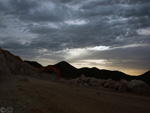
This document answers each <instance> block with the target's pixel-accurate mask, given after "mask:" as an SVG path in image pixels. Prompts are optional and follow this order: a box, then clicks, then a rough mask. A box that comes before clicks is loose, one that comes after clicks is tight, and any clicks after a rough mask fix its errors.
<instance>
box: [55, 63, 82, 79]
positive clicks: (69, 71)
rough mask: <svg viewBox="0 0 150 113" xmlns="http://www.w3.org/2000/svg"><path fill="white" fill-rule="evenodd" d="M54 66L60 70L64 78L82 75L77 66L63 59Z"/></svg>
mask: <svg viewBox="0 0 150 113" xmlns="http://www.w3.org/2000/svg"><path fill="white" fill-rule="evenodd" d="M53 66H54V67H56V68H57V69H59V70H60V73H61V76H62V77H64V78H75V77H79V76H80V75H81V73H80V72H79V71H78V69H77V68H75V67H74V66H72V65H70V64H69V63H67V62H65V61H61V62H59V63H57V64H55V65H53Z"/></svg>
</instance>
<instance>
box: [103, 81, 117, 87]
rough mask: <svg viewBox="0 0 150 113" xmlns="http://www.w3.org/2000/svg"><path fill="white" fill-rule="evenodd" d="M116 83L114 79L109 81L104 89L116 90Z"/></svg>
mask: <svg viewBox="0 0 150 113" xmlns="http://www.w3.org/2000/svg"><path fill="white" fill-rule="evenodd" d="M114 85H115V81H114V80H112V79H107V80H106V82H105V83H104V88H114Z"/></svg>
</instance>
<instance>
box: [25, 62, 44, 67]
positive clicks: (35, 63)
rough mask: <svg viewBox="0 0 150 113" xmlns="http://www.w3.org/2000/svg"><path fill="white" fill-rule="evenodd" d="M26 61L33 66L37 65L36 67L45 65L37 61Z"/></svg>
mask: <svg viewBox="0 0 150 113" xmlns="http://www.w3.org/2000/svg"><path fill="white" fill-rule="evenodd" d="M24 62H26V63H28V64H30V65H32V66H33V67H36V68H41V67H43V66H42V65H41V64H39V63H38V62H36V61H27V60H25V61H24Z"/></svg>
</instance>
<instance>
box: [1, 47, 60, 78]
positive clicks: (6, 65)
mask: <svg viewBox="0 0 150 113" xmlns="http://www.w3.org/2000/svg"><path fill="white" fill-rule="evenodd" d="M0 62H1V65H0V77H1V78H2V77H3V76H5V75H25V76H31V77H35V78H40V79H46V80H56V79H58V77H57V76H56V75H54V74H53V75H52V74H46V73H40V71H39V69H37V68H35V67H33V66H31V65H30V64H28V63H26V62H24V61H23V60H22V59H21V58H20V57H19V56H15V55H13V54H12V53H10V52H9V51H7V50H3V49H1V48H0Z"/></svg>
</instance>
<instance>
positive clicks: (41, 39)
mask: <svg viewBox="0 0 150 113" xmlns="http://www.w3.org/2000/svg"><path fill="white" fill-rule="evenodd" d="M0 46H1V47H2V48H3V49H7V50H9V51H11V52H12V53H14V54H15V55H18V56H20V57H22V58H23V59H24V60H36V61H38V62H39V63H41V64H43V65H48V64H55V63H58V62H59V61H62V60H65V61H67V62H69V63H71V64H72V65H74V66H76V67H98V68H100V69H110V70H120V71H123V72H125V73H127V74H132V75H139V74H141V73H144V72H146V71H148V70H150V0H0Z"/></svg>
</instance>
